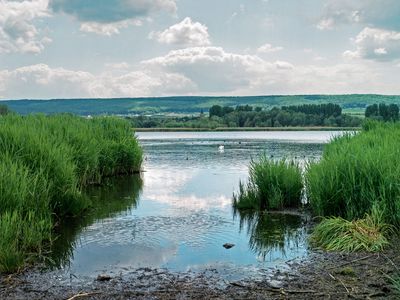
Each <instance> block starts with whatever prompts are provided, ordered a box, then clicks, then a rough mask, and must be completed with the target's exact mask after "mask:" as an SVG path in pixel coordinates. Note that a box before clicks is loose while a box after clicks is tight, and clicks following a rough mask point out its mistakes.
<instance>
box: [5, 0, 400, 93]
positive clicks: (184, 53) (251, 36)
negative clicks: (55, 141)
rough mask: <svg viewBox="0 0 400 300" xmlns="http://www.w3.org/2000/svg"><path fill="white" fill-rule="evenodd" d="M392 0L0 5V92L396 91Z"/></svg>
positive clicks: (399, 53)
mask: <svg viewBox="0 0 400 300" xmlns="http://www.w3.org/2000/svg"><path fill="white" fill-rule="evenodd" d="M399 16H400V1H398V0H379V1H377V0H217V1H215V0H214V1H211V0H202V1H199V0H31V1H28V0H18V1H8V0H0V99H21V98H44V99H45V98H70V97H71V98H76V97H139V96H168V95H260V94H341V93H346V94H347V93H381V94H400V84H399V80H398V78H400V17H399Z"/></svg>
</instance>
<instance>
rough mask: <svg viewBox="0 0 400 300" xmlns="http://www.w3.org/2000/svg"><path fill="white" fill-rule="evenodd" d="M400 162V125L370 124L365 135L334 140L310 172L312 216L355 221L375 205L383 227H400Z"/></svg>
mask: <svg viewBox="0 0 400 300" xmlns="http://www.w3.org/2000/svg"><path fill="white" fill-rule="evenodd" d="M399 157H400V124H399V123H386V124H383V123H377V122H368V123H366V126H365V128H364V130H363V131H362V132H361V133H358V134H345V135H343V136H341V137H337V138H334V139H333V140H332V142H331V143H330V144H328V145H327V146H326V147H325V149H324V153H323V156H322V159H321V161H320V162H318V163H312V164H310V165H309V166H308V170H307V175H306V183H307V192H308V198H309V202H310V204H311V207H312V209H313V211H314V213H315V214H316V215H319V216H337V217H342V218H344V219H346V220H356V219H360V218H363V217H364V215H365V214H366V213H370V212H371V210H372V207H373V206H374V204H375V203H377V204H378V205H379V207H380V209H381V210H382V213H383V218H384V221H385V222H386V223H389V224H392V225H396V226H399V225H400V176H399V174H400V160H399ZM338 220H339V219H338ZM338 220H336V221H338ZM327 222H328V221H327ZM330 222H331V223H332V222H334V221H333V220H330ZM340 222H341V223H342V224H344V221H343V220H340Z"/></svg>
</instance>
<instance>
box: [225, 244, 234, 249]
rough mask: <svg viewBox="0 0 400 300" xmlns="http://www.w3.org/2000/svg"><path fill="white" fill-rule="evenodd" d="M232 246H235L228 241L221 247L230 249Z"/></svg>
mask: <svg viewBox="0 0 400 300" xmlns="http://www.w3.org/2000/svg"><path fill="white" fill-rule="evenodd" d="M234 246H235V244H229V243H226V244H223V245H222V247H224V248H225V249H231V248H232V247H234Z"/></svg>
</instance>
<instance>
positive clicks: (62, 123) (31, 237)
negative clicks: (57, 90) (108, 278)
mask: <svg viewBox="0 0 400 300" xmlns="http://www.w3.org/2000/svg"><path fill="white" fill-rule="evenodd" d="M0 153H1V157H0V236H1V239H0V271H4V272H10V271H15V270H16V269H17V268H18V267H20V266H21V265H22V263H24V262H25V261H26V260H27V259H29V258H30V257H31V255H29V254H28V253H36V254H37V253H40V252H41V250H42V249H43V247H44V246H45V245H46V243H48V242H50V241H51V239H52V228H53V227H54V224H55V222H56V219H57V218H62V217H63V216H67V215H68V216H74V215H78V214H80V213H81V212H82V211H83V210H85V209H86V208H88V207H89V205H90V203H89V201H88V199H87V197H83V196H82V194H81V189H82V188H83V187H85V186H87V185H90V184H101V183H102V181H103V179H104V178H105V177H109V176H114V175H120V174H131V173H133V172H136V171H139V170H140V166H141V163H142V150H141V148H140V147H139V145H138V142H137V140H136V139H135V138H134V137H133V135H132V131H131V128H130V125H129V123H127V122H125V121H123V120H120V119H116V118H95V119H91V120H87V119H83V118H80V117H76V116H72V115H54V116H44V115H35V116H27V117H21V116H18V115H7V116H4V117H0Z"/></svg>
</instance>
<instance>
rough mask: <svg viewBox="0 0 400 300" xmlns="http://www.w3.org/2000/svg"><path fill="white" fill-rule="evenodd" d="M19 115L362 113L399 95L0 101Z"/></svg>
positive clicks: (398, 101)
mask: <svg viewBox="0 0 400 300" xmlns="http://www.w3.org/2000/svg"><path fill="white" fill-rule="evenodd" d="M3 103H4V104H6V105H8V107H9V108H10V109H11V110H13V111H15V112H17V113H20V114H30V113H45V114H54V113H65V112H69V113H74V114H78V115H101V114H119V115H129V114H131V115H134V114H140V115H145V114H151V115H154V114H169V113H177V114H190V115H191V114H199V113H200V112H201V110H202V109H203V110H204V111H206V110H208V109H209V108H210V107H212V106H213V105H220V106H233V107H235V106H237V105H242V106H245V105H251V106H253V107H262V108H263V109H264V110H265V109H272V108H273V107H280V106H288V105H302V104H322V103H333V104H338V105H340V106H341V107H342V109H343V110H344V112H346V113H347V112H348V111H361V112H364V110H365V107H366V106H367V105H372V104H374V103H386V104H389V103H395V104H400V96H387V95H296V96H285V95H282V96H251V97H196V96H195V97H163V98H116V99H59V100H18V101H3Z"/></svg>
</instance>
